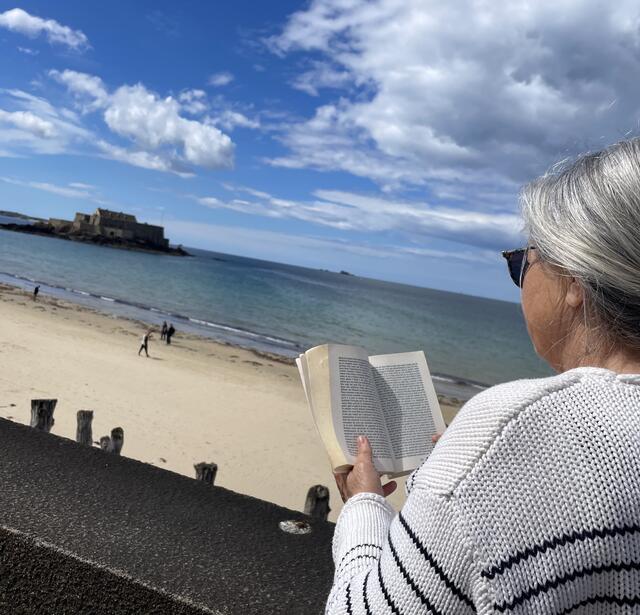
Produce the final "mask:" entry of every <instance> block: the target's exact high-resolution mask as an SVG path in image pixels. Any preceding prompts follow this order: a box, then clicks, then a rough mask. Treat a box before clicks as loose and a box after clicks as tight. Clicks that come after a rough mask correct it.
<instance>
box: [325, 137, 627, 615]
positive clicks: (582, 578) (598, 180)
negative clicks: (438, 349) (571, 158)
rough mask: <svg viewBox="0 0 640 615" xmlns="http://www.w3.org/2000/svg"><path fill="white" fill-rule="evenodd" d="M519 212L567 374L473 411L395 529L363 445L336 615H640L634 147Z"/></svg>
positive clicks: (522, 261) (538, 330)
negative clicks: (580, 614) (496, 614)
mask: <svg viewBox="0 0 640 615" xmlns="http://www.w3.org/2000/svg"><path fill="white" fill-rule="evenodd" d="M521 204H522V213H523V216H524V220H525V228H526V231H527V233H528V236H529V241H528V246H527V248H525V249H522V250H516V251H511V252H507V253H505V256H506V258H507V259H508V264H509V271H510V274H511V277H512V278H513V280H514V282H515V283H516V284H517V285H518V286H520V287H521V289H522V290H521V292H522V295H521V298H522V308H523V312H524V317H525V320H526V323H527V329H528V331H529V335H530V337H531V340H532V342H533V344H534V346H535V349H536V351H537V353H538V354H539V355H540V356H541V357H543V358H544V359H545V360H546V361H547V362H548V363H549V364H550V365H551V366H552V367H553V368H554V369H555V370H556V371H557V372H559V375H557V376H554V377H551V378H543V379H535V380H519V381H516V382H511V383H507V384H502V385H499V386H495V387H493V388H491V389H488V390H486V391H484V392H483V393H481V394H480V395H477V396H476V397H474V398H473V399H471V400H470V401H469V402H468V403H467V404H465V406H464V407H463V409H462V410H461V411H460V413H459V414H458V416H457V417H456V419H455V421H454V422H453V423H452V424H451V426H450V427H449V429H448V430H447V431H446V433H445V434H444V435H443V436H442V438H441V439H440V441H439V442H438V444H437V446H436V447H435V449H434V451H433V453H432V454H431V455H430V457H429V458H428V459H427V461H426V462H425V463H424V464H423V465H422V467H420V468H418V470H416V471H415V472H414V473H413V475H412V476H411V477H410V478H409V480H408V481H407V494H408V497H407V501H406V503H405V505H404V507H403V509H402V511H401V512H400V514H399V515H396V514H395V513H394V511H393V509H392V508H391V507H390V506H389V505H388V504H387V502H386V501H385V499H384V496H385V495H387V494H388V493H389V492H391V491H392V490H393V488H394V485H393V484H389V485H385V486H384V487H383V486H382V485H381V483H380V479H379V477H378V474H377V472H376V471H375V469H374V467H373V464H372V462H371V449H370V446H369V444H368V442H367V441H366V439H364V438H360V440H361V441H360V442H359V453H358V458H357V462H356V464H355V465H354V468H353V470H352V471H351V472H350V473H349V474H347V475H342V476H336V481H337V482H338V486H339V488H340V491H341V493H342V495H343V498H344V499H347V503H346V504H345V506H344V508H343V510H342V512H341V514H340V518H339V519H338V523H337V526H336V531H335V536H334V544H333V556H334V560H335V565H336V573H335V578H334V585H333V588H332V591H331V595H330V597H329V602H328V604H327V612H328V613H332V614H333V613H341V614H342V613H345V614H354V615H356V614H359V613H370V614H378V613H402V614H403V615H409V614H413V613H441V614H443V615H451V614H458V613H459V614H466V613H474V612H475V613H481V614H486V613H511V612H514V613H540V614H545V615H547V614H567V613H576V614H578V613H594V614H595V613H598V614H607V613H631V612H634V613H635V612H640V140H639V139H634V140H631V141H625V142H622V143H619V144H617V145H614V146H612V147H610V148H608V149H606V150H604V151H603V152H600V153H597V154H589V155H586V156H583V157H582V158H580V159H579V160H577V161H576V162H574V163H573V164H571V165H570V166H567V167H565V168H564V169H561V170H556V171H554V172H552V173H550V174H548V175H545V176H543V177H542V178H540V179H539V180H537V181H535V182H533V183H532V184H530V185H529V186H527V187H525V188H524V190H523V192H522V195H521ZM635 609H638V610H637V611H636V610H635Z"/></svg>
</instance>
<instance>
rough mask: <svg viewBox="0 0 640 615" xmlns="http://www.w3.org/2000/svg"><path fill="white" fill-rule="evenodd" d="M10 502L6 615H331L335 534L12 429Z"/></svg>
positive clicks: (3, 432)
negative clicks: (293, 529)
mask: <svg viewBox="0 0 640 615" xmlns="http://www.w3.org/2000/svg"><path fill="white" fill-rule="evenodd" d="M124 452H126V443H125V449H124ZM213 461H215V460H213ZM247 463H251V460H247ZM222 471H224V469H222ZM0 493H2V497H0V526H1V529H0V613H3V614H4V613H12V614H14V613H25V614H27V613H29V614H30V613H87V614H88V613H92V614H96V615H103V614H104V615H107V613H108V614H110V615H111V614H120V613H122V614H125V613H127V614H128V613H132V614H133V613H167V614H169V613H178V614H180V615H181V614H182V613H185V614H189V615H190V614H191V613H207V612H209V613H210V612H214V613H216V612H217V613H222V614H227V613H245V614H247V615H250V614H253V613H256V614H257V613H287V614H292V615H295V614H298V613H299V614H307V613H308V614H315V613H317V614H320V613H322V612H323V608H324V603H325V600H326V597H327V594H328V591H329V588H330V585H331V577H332V574H333V566H332V562H331V538H332V535H333V525H332V524H330V523H326V522H320V521H312V522H311V524H312V528H313V531H312V533H311V534H307V535H291V534H285V533H284V532H282V531H281V530H280V529H279V527H278V523H279V522H280V521H283V520H287V519H305V517H304V515H302V514H301V513H297V512H293V511H289V510H287V509H284V508H280V507H278V506H275V505H273V504H270V503H267V502H263V501H261V500H256V499H254V498H249V497H246V496H242V495H240V494H236V493H233V492H231V491H228V490H226V489H222V488H217V487H214V488H211V487H209V486H208V485H205V484H204V483H199V482H196V481H195V480H192V479H189V478H187V477H183V476H180V475H177V474H173V473H171V472H167V471H165V470H161V469H159V468H155V467H153V466H148V465H145V464H142V463H139V462H137V461H134V460H131V459H126V458H123V457H117V456H114V455H110V454H108V453H104V452H103V451H101V450H98V449H97V448H88V447H81V446H80V445H78V444H76V443H75V442H72V441H70V440H66V439H64V438H59V437H57V436H52V435H49V434H44V433H41V432H37V431H35V430H33V429H31V428H28V427H25V426H23V425H18V424H15V423H12V422H10V421H5V420H3V419H0ZM140 605H144V607H142V608H141V607H140Z"/></svg>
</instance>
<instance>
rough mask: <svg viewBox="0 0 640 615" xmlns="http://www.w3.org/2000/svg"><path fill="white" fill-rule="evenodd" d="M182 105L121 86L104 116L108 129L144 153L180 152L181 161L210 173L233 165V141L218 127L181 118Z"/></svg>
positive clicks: (140, 89) (140, 90) (141, 89)
mask: <svg viewBox="0 0 640 615" xmlns="http://www.w3.org/2000/svg"><path fill="white" fill-rule="evenodd" d="M179 113H180V104H179V103H178V102H177V101H176V100H175V99H174V98H171V97H170V96H169V97H167V98H164V99H161V98H159V97H158V96H156V94H154V93H153V92H150V91H149V90H147V89H146V88H145V87H144V86H143V85H141V84H138V85H134V86H121V87H120V88H118V89H117V90H116V91H115V92H114V93H113V94H112V95H111V97H110V99H109V104H108V106H107V108H106V110H105V113H104V119H105V122H106V123H107V126H109V128H110V129H111V130H112V131H113V132H115V133H116V134H118V135H120V136H124V137H128V138H130V139H132V140H133V141H135V142H136V143H137V144H138V145H139V146H141V147H142V148H144V149H150V150H159V149H161V148H163V147H165V146H167V147H171V148H175V147H178V148H180V150H181V152H182V154H181V156H179V157H178V158H179V159H182V160H184V161H185V162H187V163H190V164H193V165H196V166H201V167H204V168H208V169H219V168H229V167H231V166H232V164H233V150H234V146H233V143H232V142H231V139H230V138H229V137H228V136H227V135H225V134H223V133H222V132H221V131H220V130H218V129H217V128H216V127H215V126H211V125H208V124H203V123H201V122H197V121H195V120H188V119H185V118H183V117H181V116H180V114H179Z"/></svg>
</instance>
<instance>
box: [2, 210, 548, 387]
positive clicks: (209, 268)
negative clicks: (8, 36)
mask: <svg viewBox="0 0 640 615" xmlns="http://www.w3.org/2000/svg"><path fill="white" fill-rule="evenodd" d="M16 221H17V220H16V219H15V218H3V217H2V216H0V223H2V222H16ZM187 249H188V251H189V252H190V253H191V254H192V255H193V256H192V257H177V256H170V255H160V254H149V253H145V252H136V251H128V250H119V249H114V248H108V247H101V246H94V245H91V244H85V243H77V242H72V241H65V240H61V239H55V238H49V237H40V236H36V235H27V234H22V233H16V232H11V231H5V230H0V282H3V283H5V284H11V285H15V286H19V287H21V288H24V289H27V290H31V289H32V288H33V287H34V285H35V284H40V285H41V289H40V292H41V293H43V294H48V295H51V296H54V297H58V298H61V299H65V300H68V301H72V302H75V303H78V304H81V305H84V306H88V307H91V308H94V309H98V310H100V311H103V312H106V313H108V314H110V315H112V316H114V317H122V318H131V319H136V320H139V321H143V322H146V323H149V324H152V325H160V324H161V323H162V322H163V321H164V320H166V321H167V322H171V323H173V325H174V327H175V328H176V330H177V331H178V332H181V331H182V332H187V333H195V334H198V335H202V336H205V337H209V338H213V339H216V340H219V341H223V342H228V343H230V344H234V345H238V346H242V347H246V348H251V349H254V350H258V351H262V352H269V353H274V354H278V355H282V356H286V357H295V356H297V355H298V354H299V353H301V352H304V351H305V350H307V349H308V348H311V347H313V346H316V345H318V344H323V343H327V342H335V343H342V344H352V345H358V346H362V347H364V348H366V349H367V350H368V351H369V353H370V354H383V353H391V352H405V351H413V350H424V352H425V354H426V356H427V362H428V364H429V368H430V370H431V373H432V375H433V377H434V384H435V386H436V390H437V391H438V392H439V393H441V394H443V395H449V396H452V397H457V398H459V399H468V398H469V397H471V396H472V395H474V394H475V393H477V392H478V391H479V390H481V389H483V388H485V387H487V386H490V385H493V384H497V383H500V382H505V381H508V380H514V379H518V378H530V377H537V376H547V375H550V374H551V371H550V370H549V368H548V367H547V366H546V365H545V364H544V363H543V362H542V361H541V360H540V359H539V358H538V357H537V356H536V354H535V353H534V351H533V348H532V345H531V342H530V340H529V337H528V335H527V331H526V328H525V325H524V321H523V317H522V312H521V309H520V306H519V305H518V304H515V303H510V302H506V301H496V300H492V299H484V298H479V297H472V296H469V295H464V294H457V293H451V292H444V291H439V290H433V289H429V288H420V287H416V286H409V285H406V284H396V283H392V282H384V281H380V280H374V279H369V278H363V277H358V276H353V275H346V274H343V273H336V272H330V271H323V270H317V269H309V268H304V267H297V266H293V265H286V264H281V263H273V262H269V261H262V260H256V259H251V258H245V257H241V256H233V255H230V254H222V253H217V252H209V251H205V250H197V249H192V248H187Z"/></svg>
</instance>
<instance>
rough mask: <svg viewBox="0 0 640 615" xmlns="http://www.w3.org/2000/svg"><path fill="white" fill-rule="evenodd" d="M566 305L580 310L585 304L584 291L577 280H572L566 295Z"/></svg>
mask: <svg viewBox="0 0 640 615" xmlns="http://www.w3.org/2000/svg"><path fill="white" fill-rule="evenodd" d="M564 301H565V303H566V304H567V305H568V306H569V307H572V308H574V309H575V308H579V307H580V306H581V305H582V304H583V303H584V290H583V289H582V285H581V284H579V283H578V282H577V281H576V279H575V278H571V279H570V281H569V285H568V286H567V290H566V292H565V295H564Z"/></svg>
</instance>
